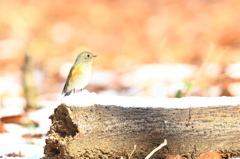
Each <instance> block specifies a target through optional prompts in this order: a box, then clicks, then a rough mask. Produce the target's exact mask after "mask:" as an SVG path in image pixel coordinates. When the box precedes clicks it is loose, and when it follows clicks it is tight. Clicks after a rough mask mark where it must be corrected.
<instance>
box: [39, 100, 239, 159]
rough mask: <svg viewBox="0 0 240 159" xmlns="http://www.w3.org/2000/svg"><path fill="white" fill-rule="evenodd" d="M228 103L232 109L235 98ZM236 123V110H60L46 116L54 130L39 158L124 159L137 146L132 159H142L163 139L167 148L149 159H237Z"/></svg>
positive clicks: (101, 107) (219, 107) (107, 107)
mask: <svg viewBox="0 0 240 159" xmlns="http://www.w3.org/2000/svg"><path fill="white" fill-rule="evenodd" d="M129 98H130V97H129ZM222 98H223V97H222ZM225 98H226V97H225ZM200 99H201V98H200ZM203 99H204V98H202V100H203ZM219 99H220V97H219ZM226 99H227V100H228V101H229V102H227V103H232V102H231V101H233V100H235V101H236V99H237V98H235V97H232V98H226ZM231 99H232V100H231ZM239 99H240V98H238V101H239V103H240V100H239ZM168 100H169V101H171V100H174V99H168ZM180 100H181V99H180ZM180 100H179V101H180ZM184 100H186V99H184ZM159 101H161V100H159ZM198 101H199V99H198V100H196V102H198ZM200 101H201V100H200ZM203 101H204V100H203ZM224 101H226V100H224ZM150 103H151V102H150ZM163 103H164V102H163ZM216 103H218V101H216ZM179 104H180V103H179ZM197 104H199V103H197ZM197 104H195V105H197ZM160 105H161V104H160ZM193 105H194V104H193ZM239 117H240V105H239V104H236V105H226V104H225V103H224V105H222V104H221V105H211V106H208V107H201V106H200V107H194V106H192V107H188V108H176V107H175V108H174V107H173V108H167V107H156V106H154V107H150V106H149V107H131V106H129V107H122V106H115V105H100V104H94V105H91V106H81V107H80V106H73V105H66V104H61V105H59V106H58V107H57V108H56V109H55V111H54V114H53V115H52V116H50V119H51V120H52V126H51V128H50V130H49V132H48V139H46V146H45V148H44V154H45V157H43V158H44V159H62V158H64V159H72V158H91V159H98V158H99V159H100V158H101V159H103V158H114V159H115V158H116V159H117V158H121V157H123V158H124V159H127V158H128V157H129V155H130V154H131V152H132V150H133V148H134V145H136V150H135V151H134V153H133V154H132V157H131V158H132V159H142V158H145V157H146V156H147V155H148V154H149V153H150V152H151V151H152V150H153V149H154V148H155V147H157V146H158V145H159V144H161V142H163V140H164V139H167V142H168V147H167V148H164V149H162V150H160V151H159V152H157V153H155V154H154V155H153V156H152V157H151V158H152V159H154V158H160V157H164V153H166V152H169V151H170V152H171V153H177V154H181V155H182V156H184V157H187V158H196V157H197V156H199V155H200V154H201V153H202V152H208V151H210V150H212V151H218V152H219V153H220V154H221V155H222V157H223V158H229V157H238V156H240V151H239V150H240V138H239V136H240V120H239Z"/></svg>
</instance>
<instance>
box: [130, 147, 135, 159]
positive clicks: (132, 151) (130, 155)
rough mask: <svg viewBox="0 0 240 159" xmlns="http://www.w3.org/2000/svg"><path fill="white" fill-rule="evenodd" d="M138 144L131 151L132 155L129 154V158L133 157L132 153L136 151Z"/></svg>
mask: <svg viewBox="0 0 240 159" xmlns="http://www.w3.org/2000/svg"><path fill="white" fill-rule="evenodd" d="M136 147H137V146H136V145H134V148H133V150H132V152H131V154H130V156H129V159H131V157H132V154H133V153H134V151H135V150H136Z"/></svg>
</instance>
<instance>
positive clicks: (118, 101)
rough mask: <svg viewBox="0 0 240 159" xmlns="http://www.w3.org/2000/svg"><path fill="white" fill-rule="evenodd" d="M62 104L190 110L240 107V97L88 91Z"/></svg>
mask: <svg viewBox="0 0 240 159" xmlns="http://www.w3.org/2000/svg"><path fill="white" fill-rule="evenodd" d="M61 103H63V104H66V105H69V106H91V105H94V104H100V105H116V106H123V107H153V108H157V107H162V108H189V107H207V106H226V105H239V104H240V97H183V98H143V97H129V96H115V95H112V96H108V95H97V94H96V93H94V92H93V93H90V92H88V91H87V90H83V91H81V92H76V93H72V94H71V95H69V96H64V97H63V98H62V101H61Z"/></svg>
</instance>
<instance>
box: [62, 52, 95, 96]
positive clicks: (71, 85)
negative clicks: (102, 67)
mask: <svg viewBox="0 0 240 159" xmlns="http://www.w3.org/2000/svg"><path fill="white" fill-rule="evenodd" d="M94 57H97V56H96V55H93V54H92V53H91V52H86V51H85V52H82V53H80V54H79V55H78V56H77V59H76V61H75V63H74V65H73V66H72V68H71V70H70V72H69V74H68V77H67V81H66V83H65V85H64V88H63V91H62V94H65V95H64V96H68V95H70V94H71V93H72V90H74V93H75V89H81V90H82V89H83V88H84V87H85V86H86V85H87V84H88V83H89V82H90V79H91V78H92V74H93V69H92V61H93V58H94Z"/></svg>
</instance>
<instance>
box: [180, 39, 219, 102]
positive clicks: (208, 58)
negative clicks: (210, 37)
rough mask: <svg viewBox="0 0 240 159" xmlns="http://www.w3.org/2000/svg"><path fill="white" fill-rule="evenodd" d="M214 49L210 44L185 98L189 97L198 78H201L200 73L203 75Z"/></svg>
mask: <svg viewBox="0 0 240 159" xmlns="http://www.w3.org/2000/svg"><path fill="white" fill-rule="evenodd" d="M214 48H215V46H214V44H213V43H211V44H210V49H209V52H208V54H207V57H206V58H205V59H204V61H203V63H202V65H201V66H200V68H199V70H198V72H197V75H196V78H195V80H194V81H193V85H192V87H191V88H190V89H189V90H188V92H187V93H186V95H185V97H189V96H190V95H191V94H192V92H193V88H195V86H196V84H197V82H198V81H199V78H200V77H201V75H202V73H203V70H204V69H205V68H206V65H207V63H208V62H209V60H210V57H211V56H212V53H213V52H214Z"/></svg>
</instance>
